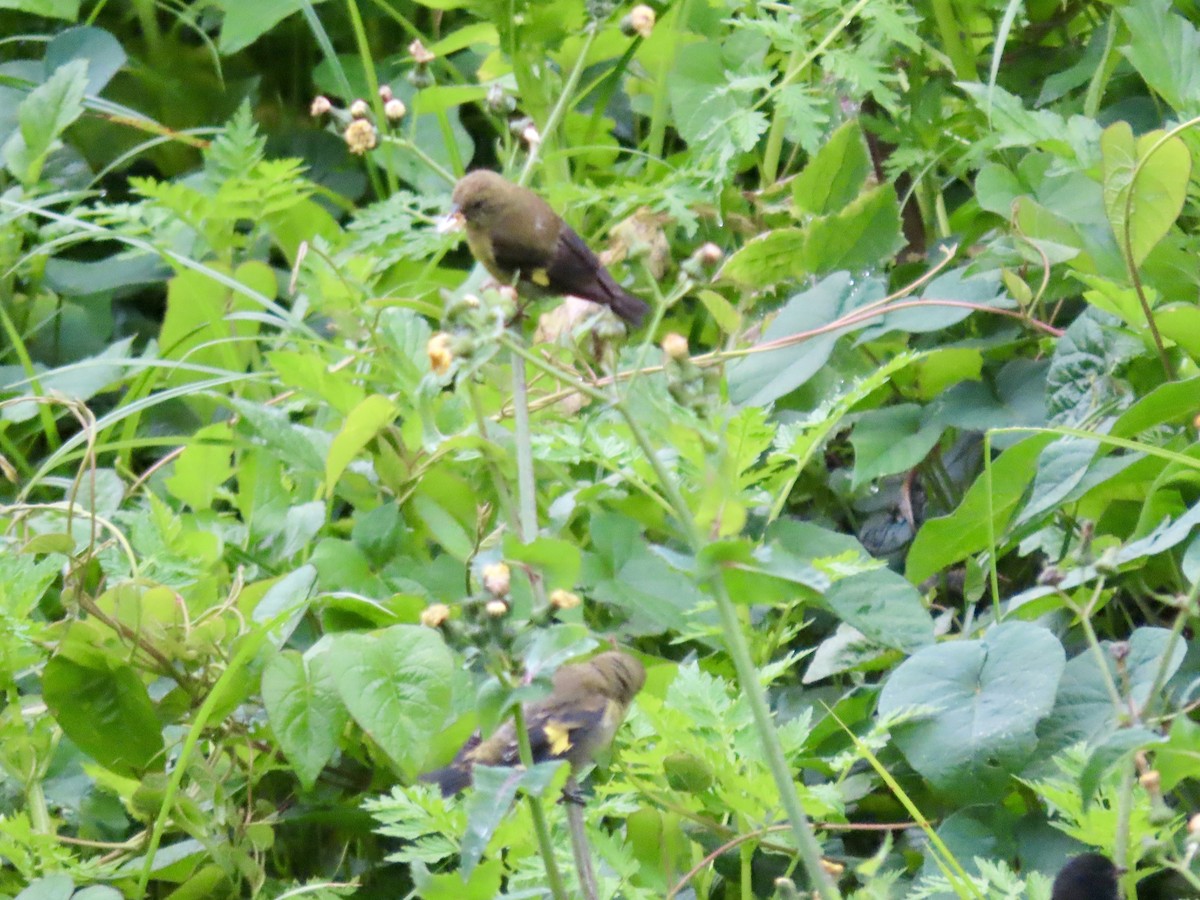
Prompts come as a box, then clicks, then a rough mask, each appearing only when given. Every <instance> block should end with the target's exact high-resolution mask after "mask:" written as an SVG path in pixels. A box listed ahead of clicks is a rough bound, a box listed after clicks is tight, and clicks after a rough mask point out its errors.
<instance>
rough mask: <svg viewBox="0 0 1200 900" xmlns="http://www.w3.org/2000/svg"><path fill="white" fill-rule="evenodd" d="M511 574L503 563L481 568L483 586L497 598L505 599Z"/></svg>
mask: <svg viewBox="0 0 1200 900" xmlns="http://www.w3.org/2000/svg"><path fill="white" fill-rule="evenodd" d="M511 581H512V573H511V572H509V570H508V566H506V565H505V564H504V563H492V564H491V565H490V566H484V567H483V586H484V587H485V588H487V589H488V590H489V591H490V592H491V593H493V594H495V595H496V596H497V597H507V596H508V588H509V584H510V583H511Z"/></svg>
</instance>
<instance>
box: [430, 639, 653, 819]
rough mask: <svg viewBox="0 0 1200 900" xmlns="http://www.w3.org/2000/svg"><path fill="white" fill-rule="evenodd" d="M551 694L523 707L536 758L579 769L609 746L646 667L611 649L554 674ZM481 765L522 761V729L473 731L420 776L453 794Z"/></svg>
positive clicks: (445, 793)
mask: <svg viewBox="0 0 1200 900" xmlns="http://www.w3.org/2000/svg"><path fill="white" fill-rule="evenodd" d="M553 683H554V687H553V690H551V692H550V695H549V696H548V697H546V698H544V699H542V700H538V701H536V702H534V703H530V704H528V705H526V706H525V707H523V712H524V719H525V727H526V728H527V729H528V731H529V744H530V748H531V750H532V752H533V754H532V755H533V761H534V762H535V763H538V762H547V761H550V760H555V759H565V760H566V761H567V762H568V763H570V764H571V771H572V773H574V772H575V771H577V770H578V769H580V768H582V767H583V766H584V765H586V764H587V763H589V762H590V761H591V760H592V758H593V757H594V756H595V754H596V753H597V752H598V751H600V750H602V749H604V748H605V747H607V746H608V745H609V744H610V743H611V742H612V739H613V735H615V734H616V731H617V728H618V727H619V726H620V724H621V722H622V721H623V720H624V718H625V713H626V711H627V710H628V708H629V704H630V702H631V701H632V700H633V698H634V697H635V696H636V695H637V693H638V691H640V690H641V689H642V685H644V684H645V683H646V669H645V668H644V667H643V666H642V664H641V662H639V661H638V660H637V659H635V658H634V657H632V656H630V655H629V654H628V653H622V652H620V651H617V650H610V651H608V652H606V653H601V654H600V655H598V656H595V657H593V658H592V659H589V660H588V661H587V662H582V663H576V664H574V665H567V666H562V667H560V668H559V669H558V671H557V672H555V673H554V679H553ZM477 764H482V765H487V766H516V765H519V764H520V755H519V753H518V750H517V730H516V727H515V726H514V725H513V723H512V722H507V723H505V724H504V725H502V726H501V727H500V728H498V729H496V731H495V732H494V733H493V734H492V735H491V737H488V738H486V739H481V738H480V736H479V735H478V734H475V735H473V736H472V737H471V738H470V739H469V740H468V741H467V742H466V743H465V744H463V746H462V748H461V749H460V750H459V751H458V753H457V754H456V755H455V757H454V759H453V760H452V761H451V762H450V764H449V765H447V766H445V767H443V768H441V769H437V770H435V771H433V772H428V773H426V774H424V775H422V776H421V779H420V780H421V781H423V782H426V783H430V784H436V785H437V786H438V787H439V788H440V789H441V791H442V796H445V797H450V796H453V795H454V794H458V793H460V792H461V791H463V790H465V789H466V787H467V785H469V784H470V783H471V776H472V770H473V769H474V767H475V766H476V765H477Z"/></svg>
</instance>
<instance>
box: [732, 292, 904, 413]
mask: <svg viewBox="0 0 1200 900" xmlns="http://www.w3.org/2000/svg"><path fill="white" fill-rule="evenodd" d="M886 290H887V289H886V287H885V286H884V284H883V282H881V281H879V280H878V279H874V278H864V279H855V278H852V277H851V276H850V275H849V274H847V273H845V272H838V273H837V274H834V275H830V276H829V277H828V278H825V279H822V280H821V281H820V282H819V283H818V284H816V285H815V286H814V287H812V288H810V289H809V290H807V291H802V292H801V293H798V294H795V295H793V296H792V297H791V298H790V299H789V300H788V302H787V303H786V304H785V305H784V307H783V309H781V310H780V311H779V314H778V315H777V316H776V317H775V319H774V321H772V322H771V324H770V326H769V327H768V328H767V330H766V331H765V332H764V333H763V337H762V341H760V344H768V343H771V342H772V341H777V340H780V339H782V338H788V337H791V336H793V335H799V334H802V333H804V332H810V331H814V330H816V329H819V328H821V327H822V326H824V325H828V324H829V323H831V322H833V321H835V320H837V319H838V318H839V317H841V316H844V315H846V314H847V313H849V312H851V311H853V310H855V309H857V308H858V307H860V306H864V305H866V304H868V303H872V302H874V301H876V300H880V299H882V298H883V297H884V296H885V295H886ZM861 327H862V324H861V323H859V324H857V325H848V326H845V327H843V328H838V329H836V330H834V331H828V332H824V333H821V334H816V335H814V336H812V337H810V338H808V339H806V340H804V341H799V342H797V343H795V344H792V345H790V346H786V347H781V348H780V349H778V350H769V351H766V352H761V353H753V354H751V355H750V356H748V357H746V358H745V359H743V360H740V361H738V362H736V363H733V364H732V365H730V367H729V397H730V399H731V400H732V401H733V402H734V403H736V404H737V405H739V406H765V405H767V404H768V403H771V402H772V401H774V400H777V399H779V398H780V397H782V396H784V395H785V394H788V393H791V392H792V391H793V390H795V389H796V388H798V387H800V385H802V384H804V383H805V382H806V381H808V379H809V378H811V377H812V376H813V374H814V373H815V372H816V371H817V370H818V369H819V368H820V367H821V366H822V365H824V364H825V361H826V360H827V359H828V358H829V354H830V353H831V352H832V350H833V345H834V343H835V342H836V341H837V339H838V337H839V335H842V334H845V333H847V332H849V331H852V330H855V329H856V328H861Z"/></svg>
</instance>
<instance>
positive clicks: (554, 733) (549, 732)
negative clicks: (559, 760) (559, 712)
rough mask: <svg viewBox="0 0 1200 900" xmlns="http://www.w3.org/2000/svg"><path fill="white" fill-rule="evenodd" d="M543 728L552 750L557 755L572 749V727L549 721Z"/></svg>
mask: <svg viewBox="0 0 1200 900" xmlns="http://www.w3.org/2000/svg"><path fill="white" fill-rule="evenodd" d="M542 730H543V731H544V732H545V733H546V740H547V742H548V743H549V744H550V752H551V753H552V754H554V755H555V756H562V755H563V754H564V753H566V752H567V751H568V750H570V749H571V729H570V728H568V727H567V726H566V725H563V724H561V723H559V722H547V723H546V725H545V727H544V728H543V729H542Z"/></svg>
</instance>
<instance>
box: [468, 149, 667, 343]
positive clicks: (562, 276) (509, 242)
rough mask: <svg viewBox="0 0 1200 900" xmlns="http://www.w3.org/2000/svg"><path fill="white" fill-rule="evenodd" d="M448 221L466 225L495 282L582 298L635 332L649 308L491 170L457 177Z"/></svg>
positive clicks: (535, 200) (531, 198)
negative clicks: (600, 306)
mask: <svg viewBox="0 0 1200 900" xmlns="http://www.w3.org/2000/svg"><path fill="white" fill-rule="evenodd" d="M451 202H452V204H453V205H452V207H451V210H450V215H449V218H448V221H449V222H454V223H462V224H464V225H465V226H466V232H467V246H468V247H469V248H470V250H471V255H472V256H474V257H475V259H476V260H477V261H478V262H479V263H480V264H482V265H483V267H484V268H485V269H487V270H488V272H489V273H490V274H491V275H492V277H493V278H495V279H496V280H497V281H501V282H503V283H505V284H512V283H513V281H514V279H519V281H518V287H523V288H525V289H526V290H528V291H529V292H530V293H531V294H534V295H545V294H558V295H561V296H566V295H571V296H574V297H582V298H583V299H584V300H590V301H591V302H593V303H599V304H601V305H603V306H607V307H608V308H609V309H611V310H612V311H613V312H614V313H616V314H617V315H618V316H620V317H621V318H622V319H624V320H625V322H626V323H627V324H628V325H629V326H630V327H633V328H636V327H637V326H638V325H640V324H641V323H642V319H644V318H645V316H646V313H647V311H648V310H649V309H650V307H649V306H648V305H647V304H646V302H645V301H644V300H642V299H641V298H639V297H635V296H634V295H633V294H631V293H629V292H628V291H626V290H625V289H624V288H623V287H621V286H620V285H619V284H617V282H616V281H615V280H614V279H613V277H612V275H611V274H609V271H608V269H606V268H605V267H604V265H603V264H602V263H601V262H600V260H599V259H598V258H597V257H596V254H595V253H593V252H592V251H591V249H590V248H589V247H588V245H587V244H585V243H584V242H583V238H581V237H580V236H579V235H578V234H576V233H575V230H574V229H573V228H571V226H570V225H568V224H567V223H566V222H564V221H563V220H562V218H561V217H560V216H559V215H558V214H557V213H556V212H555V211H554V210H553V209H551V208H550V204H548V203H547V202H546V201H545V200H543V199H542V198H541V197H539V196H538V195H537V194H535V193H534V192H533V191H531V190H529V189H528V188H524V187H521V186H520V185H518V184H513V182H511V181H509V180H508V179H506V178H504V177H503V176H501V175H498V174H496V173H495V172H492V171H490V170H488V169H476V170H475V171H473V172H469V173H468V174H467V175H465V176H463V177H462V178H461V179H459V181H458V183H457V184H456V185H455V186H454V193H453V194H452V195H451Z"/></svg>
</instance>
